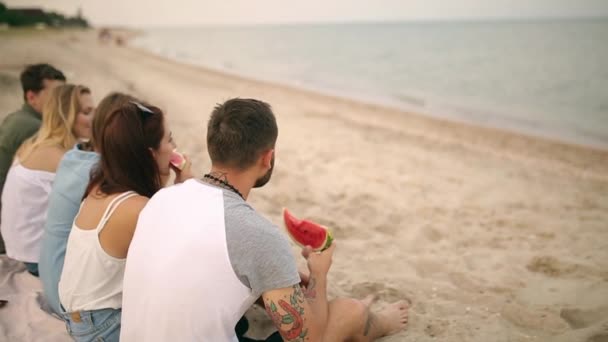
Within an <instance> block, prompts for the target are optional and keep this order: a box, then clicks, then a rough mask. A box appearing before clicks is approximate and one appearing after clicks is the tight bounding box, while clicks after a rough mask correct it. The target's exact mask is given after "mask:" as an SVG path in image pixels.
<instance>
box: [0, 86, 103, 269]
mask: <svg viewBox="0 0 608 342" xmlns="http://www.w3.org/2000/svg"><path fill="white" fill-rule="evenodd" d="M93 109H94V108H93V99H92V98H91V91H90V90H89V89H88V88H86V87H84V86H79V85H73V84H66V85H61V86H59V87H56V88H54V89H52V90H51V93H50V96H49V98H48V101H46V103H45V104H44V107H43V109H42V112H43V115H42V124H41V126H40V130H38V132H37V133H36V134H35V135H34V136H33V137H31V138H29V139H28V140H26V141H25V142H24V143H23V145H21V147H20V148H19V150H17V153H16V154H15V158H14V162H13V165H12V166H11V168H10V169H9V171H8V174H7V176H6V183H5V185H4V191H3V192H2V204H3V205H2V223H1V224H0V229H1V230H2V235H3V236H4V239H5V242H6V254H7V255H8V256H9V257H11V258H13V259H15V260H19V261H22V262H24V263H25V266H26V268H27V270H28V271H29V272H30V273H31V274H33V275H35V276H38V260H39V258H40V247H41V244H42V234H43V232H44V224H45V222H46V216H47V207H48V201H49V193H50V192H51V186H52V185H53V180H54V178H55V171H56V170H57V166H58V165H59V162H60V161H61V158H62V157H63V155H64V154H65V153H66V152H67V151H69V150H70V149H72V148H73V147H74V145H75V144H76V142H77V141H78V140H79V139H86V140H88V139H90V137H91V119H92V117H93Z"/></svg>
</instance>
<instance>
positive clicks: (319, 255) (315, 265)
mask: <svg viewBox="0 0 608 342" xmlns="http://www.w3.org/2000/svg"><path fill="white" fill-rule="evenodd" d="M335 249H336V242H335V241H334V242H333V243H332V244H331V246H329V248H328V249H326V250H324V251H323V252H313V251H312V247H310V246H306V247H304V248H302V256H303V257H304V258H305V259H306V261H307V262H308V269H309V270H310V275H311V277H316V276H319V275H322V276H325V275H327V272H329V268H330V267H331V261H332V257H333V255H334V250H335Z"/></svg>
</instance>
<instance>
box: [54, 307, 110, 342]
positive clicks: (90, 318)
mask: <svg viewBox="0 0 608 342" xmlns="http://www.w3.org/2000/svg"><path fill="white" fill-rule="evenodd" d="M121 313H122V310H121V309H100V310H91V311H76V312H64V313H62V314H61V315H62V316H63V319H64V320H65V322H66V323H65V324H66V328H67V330H68V333H70V335H71V336H72V338H73V339H74V340H75V341H76V342H118V338H119V337H120V316H121Z"/></svg>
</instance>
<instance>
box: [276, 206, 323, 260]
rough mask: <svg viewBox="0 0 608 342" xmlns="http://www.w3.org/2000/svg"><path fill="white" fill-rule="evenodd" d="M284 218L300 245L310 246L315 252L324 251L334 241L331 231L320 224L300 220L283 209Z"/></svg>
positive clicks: (288, 229) (289, 232)
mask: <svg viewBox="0 0 608 342" xmlns="http://www.w3.org/2000/svg"><path fill="white" fill-rule="evenodd" d="M283 220H284V221H285V227H286V228H287V233H288V234H289V236H290V237H291V239H292V240H293V241H294V242H295V243H296V244H298V245H299V246H300V247H305V246H310V247H312V249H313V250H314V251H315V252H319V251H323V250H325V249H327V248H329V246H331V242H332V241H333V237H332V235H331V231H330V230H329V229H327V227H324V226H322V225H320V224H317V223H314V222H312V221H308V220H300V219H298V218H296V217H295V216H293V215H291V213H290V212H289V210H287V209H283Z"/></svg>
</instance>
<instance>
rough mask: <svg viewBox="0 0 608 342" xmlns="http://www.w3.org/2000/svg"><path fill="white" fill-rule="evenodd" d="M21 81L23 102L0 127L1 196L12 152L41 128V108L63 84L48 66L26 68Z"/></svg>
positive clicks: (0, 250)
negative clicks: (52, 90) (54, 90)
mask: <svg viewBox="0 0 608 342" xmlns="http://www.w3.org/2000/svg"><path fill="white" fill-rule="evenodd" d="M20 78H21V87H22V89H23V100H24V101H25V103H24V104H23V106H22V107H21V109H19V110H18V111H16V112H13V113H11V114H9V115H7V116H6V118H5V119H4V121H2V124H1V125H0V196H1V195H2V189H3V188H4V181H5V180H6V174H7V173H8V169H9V168H10V167H11V165H12V163H13V157H14V156H15V152H17V149H18V148H19V146H21V144H23V142H24V141H25V140H26V139H28V138H30V137H31V136H32V135H34V133H36V132H37V131H38V129H39V128H40V123H41V121H42V114H41V113H42V106H43V105H44V103H45V102H46V101H47V99H48V97H49V94H50V91H51V89H53V88H54V87H56V86H58V85H61V84H63V83H65V76H64V75H63V73H62V72H61V71H59V70H57V69H55V68H54V67H53V66H51V65H49V64H34V65H28V66H27V67H26V68H25V70H23V72H22V73H21V77H20ZM1 205H2V204H1V202H0V206H1ZM0 219H1V218H0ZM2 253H5V247H4V241H3V239H2V235H1V234H0V254H2Z"/></svg>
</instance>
